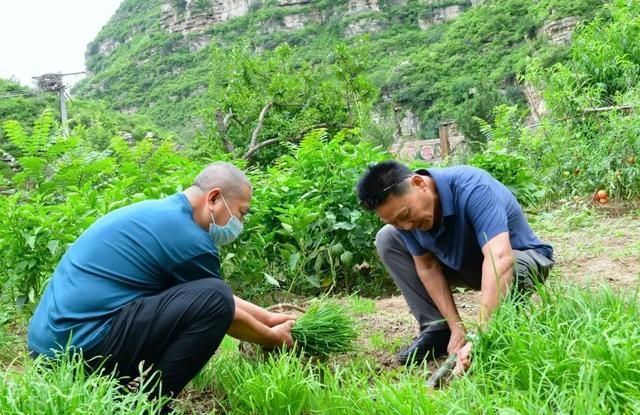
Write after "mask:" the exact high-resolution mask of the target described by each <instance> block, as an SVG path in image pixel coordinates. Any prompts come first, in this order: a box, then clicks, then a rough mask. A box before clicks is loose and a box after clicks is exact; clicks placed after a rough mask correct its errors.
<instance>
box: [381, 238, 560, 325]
mask: <svg viewBox="0 0 640 415" xmlns="http://www.w3.org/2000/svg"><path fill="white" fill-rule="evenodd" d="M376 248H377V250H378V254H379V255H380V259H382V263H383V264H384V266H385V268H386V269H387V271H388V272H389V274H390V275H391V278H393V281H394V282H395V283H396V285H397V286H398V288H399V289H400V292H402V296H403V297H404V298H405V300H406V301H407V305H408V306H409V309H410V310H411V313H412V314H413V315H414V316H415V318H416V320H417V321H418V325H419V326H420V331H435V330H441V329H444V328H446V327H447V324H446V322H445V321H444V318H443V317H442V314H440V311H438V308H437V307H436V305H435V303H434V302H433V300H432V299H431V296H429V294H428V293H427V290H426V288H425V287H424V284H423V283H422V281H420V278H419V277H418V273H417V271H416V266H415V262H414V261H413V257H412V256H411V253H409V250H408V249H407V247H406V245H405V243H404V240H403V239H402V237H401V236H400V231H398V230H397V229H396V228H394V227H393V226H391V225H386V226H384V227H383V228H382V229H380V231H379V232H378V234H377V235H376ZM513 257H514V266H513V282H514V285H515V286H516V287H517V291H513V292H519V293H524V292H531V290H532V289H533V288H534V286H535V284H536V283H537V282H544V280H545V279H546V278H547V276H548V275H549V270H550V269H551V267H552V266H553V263H554V262H553V260H551V259H549V258H546V257H545V256H543V255H541V254H540V253H538V252H537V251H535V250H533V249H529V250H526V251H518V250H513ZM442 268H443V273H444V276H445V278H446V279H447V281H448V282H449V284H450V285H452V286H465V287H469V288H472V289H474V290H479V289H480V286H481V282H482V281H481V280H480V279H475V280H474V279H470V278H468V276H465V275H461V274H460V273H458V272H456V271H454V270H452V269H450V268H448V267H446V266H444V265H443V267H442Z"/></svg>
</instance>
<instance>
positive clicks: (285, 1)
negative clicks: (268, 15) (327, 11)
mask: <svg viewBox="0 0 640 415" xmlns="http://www.w3.org/2000/svg"><path fill="white" fill-rule="evenodd" d="M311 3H313V0H277V1H276V6H280V7H288V6H304V5H306V4H311Z"/></svg>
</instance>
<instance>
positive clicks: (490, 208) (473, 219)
mask: <svg viewBox="0 0 640 415" xmlns="http://www.w3.org/2000/svg"><path fill="white" fill-rule="evenodd" d="M416 173H417V174H421V175H428V176H431V178H432V179H433V181H434V182H435V185H436V188H437V189H438V194H439V196H440V203H441V206H442V218H441V220H440V222H439V223H437V224H436V225H434V228H433V229H431V230H430V231H421V230H412V231H401V235H402V239H403V240H404V242H405V244H406V246H407V248H408V250H409V252H410V253H411V255H413V256H420V255H423V254H425V253H427V252H431V253H433V254H434V255H435V256H436V257H437V258H438V260H440V262H441V263H442V264H444V265H446V266H447V267H449V268H451V269H453V270H455V271H457V272H459V273H461V274H462V275H464V276H466V277H470V278H473V279H476V278H478V279H480V278H482V262H483V260H484V255H483V253H482V247H483V246H484V245H485V244H486V243H487V242H488V241H489V240H491V239H492V238H493V237H495V236H497V235H498V234H500V233H503V232H509V239H510V240H511V247H512V248H513V249H515V250H523V251H524V250H528V249H534V250H536V251H537V252H538V253H540V254H542V255H543V256H545V257H547V258H549V259H551V258H552V256H553V248H552V247H551V246H550V245H548V244H545V243H544V242H542V241H541V240H540V239H539V238H538V237H537V236H536V235H535V233H534V232H533V230H532V229H531V227H530V226H529V223H528V222H527V219H526V218H525V216H524V212H523V211H522V207H521V206H520V204H519V203H518V201H517V200H516V198H515V197H514V195H513V194H512V193H511V191H510V190H509V189H508V188H507V187H506V186H504V185H503V184H502V183H500V182H498V181H497V180H496V179H494V178H493V177H491V175H489V173H487V172H486V171H484V170H481V169H478V168H475V167H470V166H457V167H447V168H433V169H428V170H418V171H416Z"/></svg>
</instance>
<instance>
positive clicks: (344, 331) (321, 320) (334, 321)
mask: <svg viewBox="0 0 640 415" xmlns="http://www.w3.org/2000/svg"><path fill="white" fill-rule="evenodd" d="M291 335H292V336H293V339H294V340H295V341H296V343H297V345H298V346H299V347H300V348H301V349H302V350H303V351H304V353H306V354H308V355H310V356H326V355H328V354H330V353H341V352H348V351H350V350H352V349H353V340H355V338H356V337H358V332H357V331H356V329H355V326H354V323H353V321H352V320H351V318H350V317H349V316H347V314H346V313H345V310H344V309H343V308H342V307H341V306H340V305H338V304H335V303H331V302H316V303H314V304H312V305H311V306H310V307H309V309H308V310H307V312H306V313H304V315H302V317H300V318H299V319H298V320H297V321H296V323H295V324H294V326H293V328H292V329H291Z"/></svg>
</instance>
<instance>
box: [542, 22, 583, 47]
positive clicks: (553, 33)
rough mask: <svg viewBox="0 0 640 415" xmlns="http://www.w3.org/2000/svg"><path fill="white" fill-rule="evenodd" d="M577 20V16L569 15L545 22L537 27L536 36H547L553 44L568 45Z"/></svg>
mask: <svg viewBox="0 0 640 415" xmlns="http://www.w3.org/2000/svg"><path fill="white" fill-rule="evenodd" d="M579 21H580V20H579V18H578V17H577V16H569V17H565V18H564V19H560V20H553V21H550V22H547V23H545V24H544V25H543V26H542V27H541V28H540V29H538V36H546V37H548V38H549V40H550V41H551V43H553V44H555V45H568V44H569V42H571V36H572V35H573V31H574V30H575V28H576V26H577V25H578V22H579Z"/></svg>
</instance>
